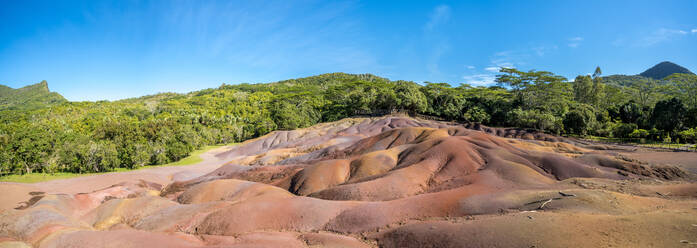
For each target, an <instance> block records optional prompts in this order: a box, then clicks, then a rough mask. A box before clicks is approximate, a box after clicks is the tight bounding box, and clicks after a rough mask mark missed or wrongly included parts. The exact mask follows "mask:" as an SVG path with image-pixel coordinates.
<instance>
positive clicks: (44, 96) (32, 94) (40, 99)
mask: <svg viewBox="0 0 697 248" xmlns="http://www.w3.org/2000/svg"><path fill="white" fill-rule="evenodd" d="M66 101H67V100H65V98H63V96H61V95H60V94H58V93H56V92H50V91H49V90H48V83H46V81H41V82H40V83H38V84H33V85H29V86H25V87H22V88H19V89H12V88H10V87H7V86H4V85H0V109H21V110H31V109H36V108H40V107H44V106H46V105H51V104H58V103H62V102H66Z"/></svg>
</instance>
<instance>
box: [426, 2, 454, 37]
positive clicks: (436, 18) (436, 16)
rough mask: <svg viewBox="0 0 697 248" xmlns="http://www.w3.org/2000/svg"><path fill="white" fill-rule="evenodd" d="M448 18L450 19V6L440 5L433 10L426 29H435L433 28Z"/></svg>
mask: <svg viewBox="0 0 697 248" xmlns="http://www.w3.org/2000/svg"><path fill="white" fill-rule="evenodd" d="M448 19H450V6H448V5H438V6H436V8H434V9H433V10H432V11H431V14H430V15H429V17H428V22H426V25H425V26H424V29H426V30H428V31H430V30H433V28H435V27H436V26H438V25H440V24H443V23H445V22H446V21H448Z"/></svg>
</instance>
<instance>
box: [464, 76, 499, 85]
mask: <svg viewBox="0 0 697 248" xmlns="http://www.w3.org/2000/svg"><path fill="white" fill-rule="evenodd" d="M462 79H464V80H465V83H467V84H470V85H474V86H490V85H493V84H495V83H496V81H495V80H496V76H495V75H493V74H476V75H469V76H463V77H462Z"/></svg>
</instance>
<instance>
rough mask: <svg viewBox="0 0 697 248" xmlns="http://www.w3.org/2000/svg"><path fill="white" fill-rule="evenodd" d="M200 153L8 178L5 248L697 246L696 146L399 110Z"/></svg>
mask: <svg viewBox="0 0 697 248" xmlns="http://www.w3.org/2000/svg"><path fill="white" fill-rule="evenodd" d="M695 154H697V153H695ZM202 156H203V158H204V161H203V162H201V163H200V164H197V165H192V166H176V167H159V168H151V169H147V170H137V171H129V172H121V173H109V174H100V175H94V176H85V177H79V178H72V179H65V180H55V181H49V182H43V183H36V184H18V183H0V190H2V192H3V193H2V204H0V247H118V248H123V247H697V183H696V179H695V175H694V174H693V173H694V172H695V171H694V170H693V169H692V168H695V167H697V166H695V164H696V163H697V157H696V156H694V155H693V154H692V153H686V152H666V151H655V150H650V149H636V148H632V147H629V146H615V145H605V144H596V143H592V142H588V141H582V140H576V139H569V138H563V137H557V136H553V135H549V134H544V133H540V132H537V131H534V130H526V129H515V128H490V127H486V126H483V125H478V124H465V125H461V124H455V123H446V122H437V121H428V120H421V119H414V118H408V117H394V116H387V117H380V118H350V119H344V120H340V121H337V122H331V123H323V124H318V125H315V126H313V127H309V128H305V129H298V130H293V131H276V132H272V133H270V134H268V135H265V136H263V137H260V138H257V139H253V140H249V141H247V142H244V143H242V144H240V145H237V146H230V147H223V148H219V149H216V150H213V151H210V152H207V153H205V154H204V155H202Z"/></svg>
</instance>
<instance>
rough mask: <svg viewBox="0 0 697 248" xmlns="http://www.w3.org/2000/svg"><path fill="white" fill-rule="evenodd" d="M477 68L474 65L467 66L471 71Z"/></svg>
mask: <svg viewBox="0 0 697 248" xmlns="http://www.w3.org/2000/svg"><path fill="white" fill-rule="evenodd" d="M475 68H476V67H474V66H473V65H468V66H467V69H470V70H474V69H475Z"/></svg>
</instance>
